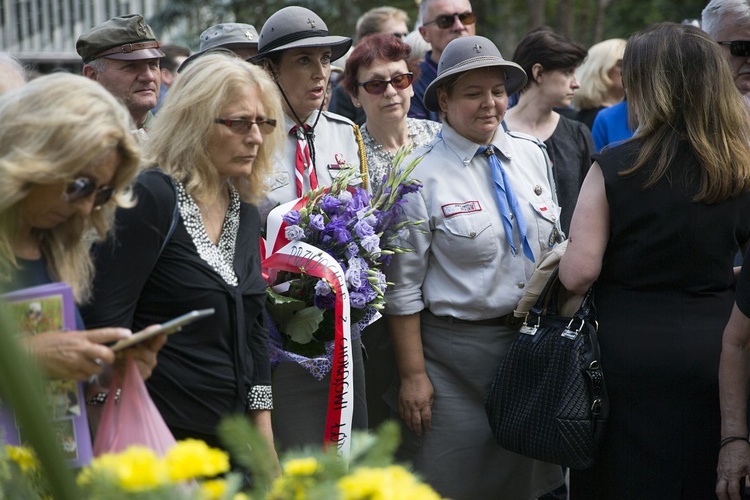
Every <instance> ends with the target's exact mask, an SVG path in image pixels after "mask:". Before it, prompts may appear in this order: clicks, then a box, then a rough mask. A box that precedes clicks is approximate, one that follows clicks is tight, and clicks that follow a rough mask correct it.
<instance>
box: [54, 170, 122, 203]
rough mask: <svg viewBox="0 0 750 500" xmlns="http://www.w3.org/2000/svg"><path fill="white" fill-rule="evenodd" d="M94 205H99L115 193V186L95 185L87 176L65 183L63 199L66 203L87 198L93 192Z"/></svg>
mask: <svg viewBox="0 0 750 500" xmlns="http://www.w3.org/2000/svg"><path fill="white" fill-rule="evenodd" d="M94 193H96V194H95V195H94V206H95V207H101V206H102V205H104V204H105V203H107V202H108V201H109V200H110V198H112V195H113V194H114V193H115V188H113V187H110V186H97V185H96V182H95V181H94V180H93V179H90V178H88V177H79V178H77V179H74V180H73V181H71V182H70V183H68V184H66V185H65V191H63V199H64V200H65V201H67V202H68V203H75V202H76V201H78V200H82V199H84V198H88V197H89V196H91V195H92V194H94Z"/></svg>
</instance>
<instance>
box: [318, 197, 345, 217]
mask: <svg viewBox="0 0 750 500" xmlns="http://www.w3.org/2000/svg"><path fill="white" fill-rule="evenodd" d="M340 206H341V200H339V199H338V198H336V197H335V196H331V195H330V194H327V195H325V196H323V199H322V200H320V208H321V209H322V210H323V211H324V212H325V213H327V214H328V215H332V214H334V213H335V212H336V211H337V210H338V208H339V207H340Z"/></svg>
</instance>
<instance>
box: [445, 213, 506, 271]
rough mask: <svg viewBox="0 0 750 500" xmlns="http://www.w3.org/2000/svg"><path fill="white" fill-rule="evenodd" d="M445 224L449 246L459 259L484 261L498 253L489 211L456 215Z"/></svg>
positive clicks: (463, 260) (447, 219)
mask: <svg viewBox="0 0 750 500" xmlns="http://www.w3.org/2000/svg"><path fill="white" fill-rule="evenodd" d="M443 224H444V225H445V229H446V240H447V243H448V246H449V248H450V250H451V252H452V253H453V254H454V255H455V258H456V259H457V260H458V261H462V262H484V261H487V260H491V259H493V258H494V257H495V255H497V251H498V247H497V236H496V235H495V232H494V231H493V229H492V222H491V220H490V216H489V214H488V213H487V212H484V211H478V212H472V213H469V214H460V215H454V216H452V217H448V218H446V219H444V220H443Z"/></svg>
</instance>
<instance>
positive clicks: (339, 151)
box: [259, 111, 361, 224]
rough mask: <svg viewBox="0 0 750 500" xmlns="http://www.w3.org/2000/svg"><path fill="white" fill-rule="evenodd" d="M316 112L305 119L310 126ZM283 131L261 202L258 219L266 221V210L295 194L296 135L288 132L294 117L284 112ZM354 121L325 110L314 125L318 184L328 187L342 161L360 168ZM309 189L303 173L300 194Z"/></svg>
mask: <svg viewBox="0 0 750 500" xmlns="http://www.w3.org/2000/svg"><path fill="white" fill-rule="evenodd" d="M317 116H318V112H317V111H314V112H313V113H312V114H311V115H310V117H309V118H308V119H307V121H305V124H307V125H310V126H311V127H312V126H313V125H315V119H316V117H317ZM280 125H283V127H284V130H285V132H286V134H287V135H286V138H285V139H284V142H283V143H282V145H281V146H280V147H279V149H278V151H277V152H276V154H275V155H274V159H273V162H274V170H273V173H272V174H271V178H270V179H269V180H268V182H269V186H270V191H269V193H268V195H267V197H266V200H265V201H264V202H263V203H261V204H260V206H259V209H260V214H261V221H262V222H263V224H265V222H266V217H267V216H268V213H269V212H270V211H271V210H272V209H273V208H274V207H275V206H277V205H279V204H281V203H286V202H287V201H291V200H293V199H295V198H298V196H297V185H296V182H295V169H296V163H295V158H296V154H297V138H296V137H295V136H293V135H289V131H290V130H291V129H292V127H294V125H296V123H295V122H294V120H292V119H291V118H290V117H289V116H287V115H286V113H285V114H284V123H283V124H280ZM354 126H355V125H354V123H353V122H352V121H350V120H349V119H347V118H345V117H343V116H339V115H337V114H335V113H329V112H327V111H324V112H323V113H322V114H321V116H320V120H318V123H317V125H315V166H316V168H315V172H316V173H317V176H318V185H319V186H330V185H331V183H332V181H333V177H332V176H335V175H336V174H337V173H338V170H339V168H340V167H341V166H342V165H343V164H344V163H348V164H350V165H356V166H357V167H361V164H360V156H359V155H360V153H359V144H358V143H357V139H356V136H355V134H354ZM309 190H310V180H309V174H308V173H307V172H306V173H305V176H304V184H303V188H302V191H303V193H305V192H307V191H309Z"/></svg>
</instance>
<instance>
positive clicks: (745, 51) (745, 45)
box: [719, 40, 750, 57]
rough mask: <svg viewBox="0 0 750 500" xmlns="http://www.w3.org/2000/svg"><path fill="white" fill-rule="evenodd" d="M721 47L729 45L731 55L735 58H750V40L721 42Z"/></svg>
mask: <svg viewBox="0 0 750 500" xmlns="http://www.w3.org/2000/svg"><path fill="white" fill-rule="evenodd" d="M719 45H729V53H730V54H732V55H733V56H735V57H750V40H734V41H732V42H719Z"/></svg>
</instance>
